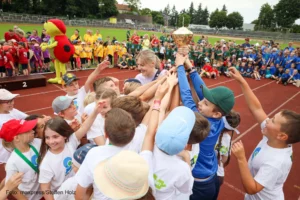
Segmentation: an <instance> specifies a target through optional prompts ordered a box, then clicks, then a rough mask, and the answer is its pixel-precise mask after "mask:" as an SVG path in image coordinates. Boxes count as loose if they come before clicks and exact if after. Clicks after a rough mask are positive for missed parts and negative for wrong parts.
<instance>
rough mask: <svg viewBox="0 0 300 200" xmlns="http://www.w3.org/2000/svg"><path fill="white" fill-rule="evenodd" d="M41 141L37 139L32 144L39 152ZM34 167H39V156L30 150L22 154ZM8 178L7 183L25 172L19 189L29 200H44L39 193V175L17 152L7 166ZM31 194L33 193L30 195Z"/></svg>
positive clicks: (12, 154) (13, 153) (11, 156)
mask: <svg viewBox="0 0 300 200" xmlns="http://www.w3.org/2000/svg"><path fill="white" fill-rule="evenodd" d="M41 143H42V141H41V139H37V138H35V139H34V140H33V141H32V142H31V143H30V144H31V145H32V146H34V147H35V148H36V150H37V151H38V152H39V151H40V147H41ZM22 154H23V155H24V156H25V157H26V158H27V159H28V160H29V161H31V162H32V164H33V165H35V166H37V159H38V155H36V154H35V152H34V151H33V150H32V149H31V148H30V150H29V151H28V152H26V153H22ZM5 171H6V177H5V182H7V181H8V179H10V178H11V176H12V175H14V174H15V173H18V172H23V173H24V176H23V178H22V183H21V184H20V185H19V187H18V189H19V190H20V191H22V192H24V193H23V194H24V195H25V196H26V198H27V199H29V200H36V199H40V198H42V196H43V195H42V193H41V192H39V186H40V184H39V183H38V174H37V173H36V172H35V171H34V170H33V169H32V168H31V167H30V166H29V165H28V164H27V163H26V162H25V161H24V160H23V159H22V158H21V157H20V156H19V155H18V154H17V153H16V152H15V151H13V152H12V153H11V155H10V157H9V159H8V161H7V163H6V166H5ZM31 191H32V192H31ZM30 192H31V193H30Z"/></svg>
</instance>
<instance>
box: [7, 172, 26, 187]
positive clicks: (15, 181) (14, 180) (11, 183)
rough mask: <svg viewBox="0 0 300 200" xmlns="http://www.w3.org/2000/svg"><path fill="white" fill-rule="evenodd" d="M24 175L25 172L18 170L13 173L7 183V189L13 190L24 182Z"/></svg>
mask: <svg viewBox="0 0 300 200" xmlns="http://www.w3.org/2000/svg"><path fill="white" fill-rule="evenodd" d="M23 175H24V173H22V172H18V173H15V174H14V175H12V176H11V177H10V179H8V181H7V183H6V184H5V188H6V190H8V191H11V190H14V189H15V188H16V187H18V186H19V185H20V184H21V182H22V178H23Z"/></svg>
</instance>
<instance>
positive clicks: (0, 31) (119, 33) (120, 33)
mask: <svg viewBox="0 0 300 200" xmlns="http://www.w3.org/2000/svg"><path fill="white" fill-rule="evenodd" d="M14 25H18V26H19V27H20V28H21V29H23V30H24V31H25V32H27V31H32V30H33V29H37V30H38V32H39V35H40V34H41V32H42V29H43V25H42V24H40V25H38V24H31V25H29V24H10V23H4V24H0V26H1V28H0V39H2V38H3V35H4V32H6V31H8V30H9V29H12V28H13V26H14ZM75 29H78V30H79V31H80V35H81V36H82V37H83V35H84V34H85V32H86V30H87V29H91V30H93V32H94V33H95V31H96V29H99V31H100V33H101V34H102V37H103V38H104V39H106V37H107V36H110V37H111V38H112V37H113V36H115V37H116V38H117V40H118V41H123V40H126V31H127V30H126V29H112V28H102V27H99V28H96V27H75V26H68V27H67V35H68V37H70V36H71V35H72V34H73V33H74V30H75ZM131 32H133V31H131ZM146 33H148V34H152V33H154V32H149V31H138V34H139V35H143V34H146ZM155 34H156V35H157V36H158V37H159V36H160V35H161V33H158V32H156V33H155ZM199 38H200V35H195V36H194V41H195V42H197V41H198V40H199ZM208 38H209V42H210V43H211V44H214V43H215V42H216V41H218V40H220V39H222V37H220V38H217V37H208ZM235 41H236V43H237V44H242V43H244V40H243V39H241V38H237V39H235ZM257 42H259V41H258V40H255V39H254V40H251V41H250V43H251V44H255V43H257ZM286 46H287V44H281V47H282V48H283V47H286Z"/></svg>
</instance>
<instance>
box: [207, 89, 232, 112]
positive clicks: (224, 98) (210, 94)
mask: <svg viewBox="0 0 300 200" xmlns="http://www.w3.org/2000/svg"><path fill="white" fill-rule="evenodd" d="M201 87H202V91H203V96H204V97H205V98H206V99H207V100H208V101H209V102H211V103H213V104H215V105H216V106H218V107H219V108H221V109H222V111H223V112H225V114H228V113H229V112H230V111H231V109H232V108H233V106H234V102H235V99H234V94H233V92H232V90H230V89H229V88H227V87H224V86H219V87H215V88H212V89H208V88H207V87H205V86H201Z"/></svg>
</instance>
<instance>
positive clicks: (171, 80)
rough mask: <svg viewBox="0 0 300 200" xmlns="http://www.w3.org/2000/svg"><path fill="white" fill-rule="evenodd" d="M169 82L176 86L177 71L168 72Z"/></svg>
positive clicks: (170, 84)
mask: <svg viewBox="0 0 300 200" xmlns="http://www.w3.org/2000/svg"><path fill="white" fill-rule="evenodd" d="M167 83H168V84H169V86H172V87H174V86H175V85H177V83H178V78H177V73H172V74H168V78H167Z"/></svg>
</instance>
